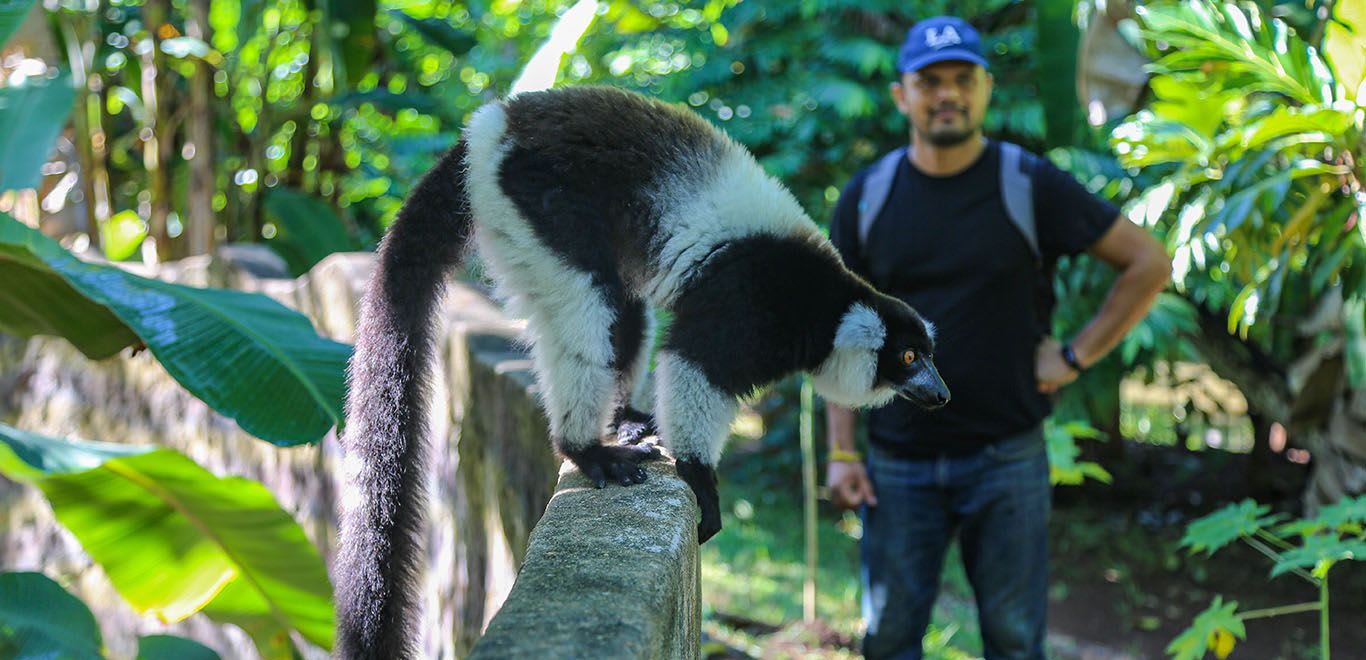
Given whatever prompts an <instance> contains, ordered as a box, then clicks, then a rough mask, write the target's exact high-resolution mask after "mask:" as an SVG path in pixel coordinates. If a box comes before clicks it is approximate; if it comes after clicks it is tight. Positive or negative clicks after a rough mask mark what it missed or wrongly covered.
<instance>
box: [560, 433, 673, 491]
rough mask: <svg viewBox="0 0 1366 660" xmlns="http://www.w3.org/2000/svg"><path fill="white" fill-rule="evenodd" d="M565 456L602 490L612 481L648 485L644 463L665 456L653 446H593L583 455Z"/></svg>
mask: <svg viewBox="0 0 1366 660" xmlns="http://www.w3.org/2000/svg"><path fill="white" fill-rule="evenodd" d="M564 453H565V456H567V457H568V458H569V460H571V461H574V465H576V466H578V468H579V471H580V472H582V473H583V475H584V476H585V477H588V480H589V481H592V482H593V485H595V486H597V487H598V488H603V487H605V486H606V485H607V480H608V479H611V480H612V481H615V482H617V483H619V484H621V485H623V486H630V485H631V484H638V483H642V482H644V481H645V468H643V467H641V466H640V463H641V462H642V461H651V460H655V459H658V458H661V457H662V456H663V454H662V453H660V451H659V446H658V445H656V444H653V443H618V444H615V445H593V446H591V447H588V448H587V449H584V450H582V451H565V452H564Z"/></svg>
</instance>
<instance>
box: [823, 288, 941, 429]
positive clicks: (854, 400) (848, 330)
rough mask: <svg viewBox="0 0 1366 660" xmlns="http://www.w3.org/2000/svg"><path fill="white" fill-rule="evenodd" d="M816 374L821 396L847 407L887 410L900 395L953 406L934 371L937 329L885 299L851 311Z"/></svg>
mask: <svg viewBox="0 0 1366 660" xmlns="http://www.w3.org/2000/svg"><path fill="white" fill-rule="evenodd" d="M812 375H813V376H814V379H813V384H814V385H815V387H816V390H817V391H818V392H820V394H821V396H823V397H825V398H826V399H827V400H829V401H833V402H835V403H838V404H840V405H845V406H852V407H869V406H874V407H875V406H881V405H883V404H886V403H887V402H888V401H890V400H891V399H892V397H894V396H900V397H902V398H904V399H906V400H908V401H910V402H911V403H914V404H916V405H917V406H920V407H921V408H925V409H930V410H932V409H935V408H940V407H942V406H943V405H944V404H946V403H948V402H949V388H948V387H947V386H946V385H944V379H943V378H941V377H940V376H939V369H937V368H936V367H935V366H934V328H933V326H931V325H930V324H929V322H927V321H926V320H925V319H923V318H921V317H920V314H918V313H916V311H915V310H914V309H912V308H911V306H910V305H907V304H906V303H904V302H902V301H900V300H898V299H896V298H893V297H891V296H885V295H882V294H874V296H873V297H871V298H870V299H867V300H861V301H856V302H854V303H853V304H852V305H850V306H849V309H848V310H847V311H846V312H845V313H844V316H843V317H842V318H841V319H840V323H839V327H838V328H837V329H836V331H835V340H834V345H833V347H832V350H831V351H830V356H829V357H828V358H826V360H825V362H823V363H822V364H821V365H820V367H819V368H818V369H817V370H816V371H815V372H814V373H813V374H812Z"/></svg>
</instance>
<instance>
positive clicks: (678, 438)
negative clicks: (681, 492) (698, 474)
mask: <svg viewBox="0 0 1366 660" xmlns="http://www.w3.org/2000/svg"><path fill="white" fill-rule="evenodd" d="M655 377H656V378H658V379H659V391H661V392H668V393H669V396H662V397H659V400H658V401H657V402H656V403H655V419H656V420H657V421H658V422H659V430H660V436H661V438H662V440H663V441H664V443H665V444H666V445H667V446H668V447H669V449H670V450H671V451H673V454H674V457H675V458H678V459H690V460H695V461H698V462H701V463H704V464H706V465H716V463H717V462H718V461H720V460H721V449H722V446H723V445H724V444H725V440H726V433H727V431H729V429H730V422H731V420H733V419H735V411H736V409H737V408H738V406H737V404H736V401H735V397H732V396H729V395H727V394H726V393H724V392H722V391H720V390H718V389H716V388H715V387H712V385H711V383H710V382H708V381H707V377H706V375H705V374H703V373H702V370H701V369H698V368H697V366H696V365H694V364H692V363H691V362H689V361H687V360H684V359H683V358H680V357H678V356H677V355H674V354H673V353H669V352H667V351H666V352H663V353H660V354H659V361H658V366H657V367H656V368H655Z"/></svg>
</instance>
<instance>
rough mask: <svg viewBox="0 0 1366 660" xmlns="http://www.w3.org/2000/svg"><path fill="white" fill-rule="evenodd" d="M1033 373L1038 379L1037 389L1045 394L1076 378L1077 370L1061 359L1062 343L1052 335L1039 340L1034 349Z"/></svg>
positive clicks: (1055, 390)
mask: <svg viewBox="0 0 1366 660" xmlns="http://www.w3.org/2000/svg"><path fill="white" fill-rule="evenodd" d="M1034 374H1035V377H1037V378H1038V379H1039V391H1040V392H1043V393H1045V394H1052V393H1054V392H1057V391H1058V390H1059V389H1061V388H1062V386H1063V385H1066V384H1068V383H1070V382H1072V381H1074V380H1076V379H1077V370H1076V369H1073V368H1072V367H1070V366H1068V364H1067V362H1065V361H1064V360H1063V359H1062V344H1061V343H1059V342H1058V340H1056V339H1054V338H1052V337H1047V338H1045V339H1044V340H1043V341H1041V342H1039V347H1038V349H1036V350H1035V351H1034Z"/></svg>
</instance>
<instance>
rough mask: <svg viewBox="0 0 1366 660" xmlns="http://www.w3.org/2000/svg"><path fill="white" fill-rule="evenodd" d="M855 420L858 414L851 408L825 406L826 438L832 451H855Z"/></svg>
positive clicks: (833, 405)
mask: <svg viewBox="0 0 1366 660" xmlns="http://www.w3.org/2000/svg"><path fill="white" fill-rule="evenodd" d="M855 418H856V414H855V413H854V411H853V410H851V409H849V408H845V407H844V406H837V405H835V404H833V403H827V404H825V428H826V434H825V437H826V438H828V439H829V441H830V448H831V449H840V450H843V451H854V420H855Z"/></svg>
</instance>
